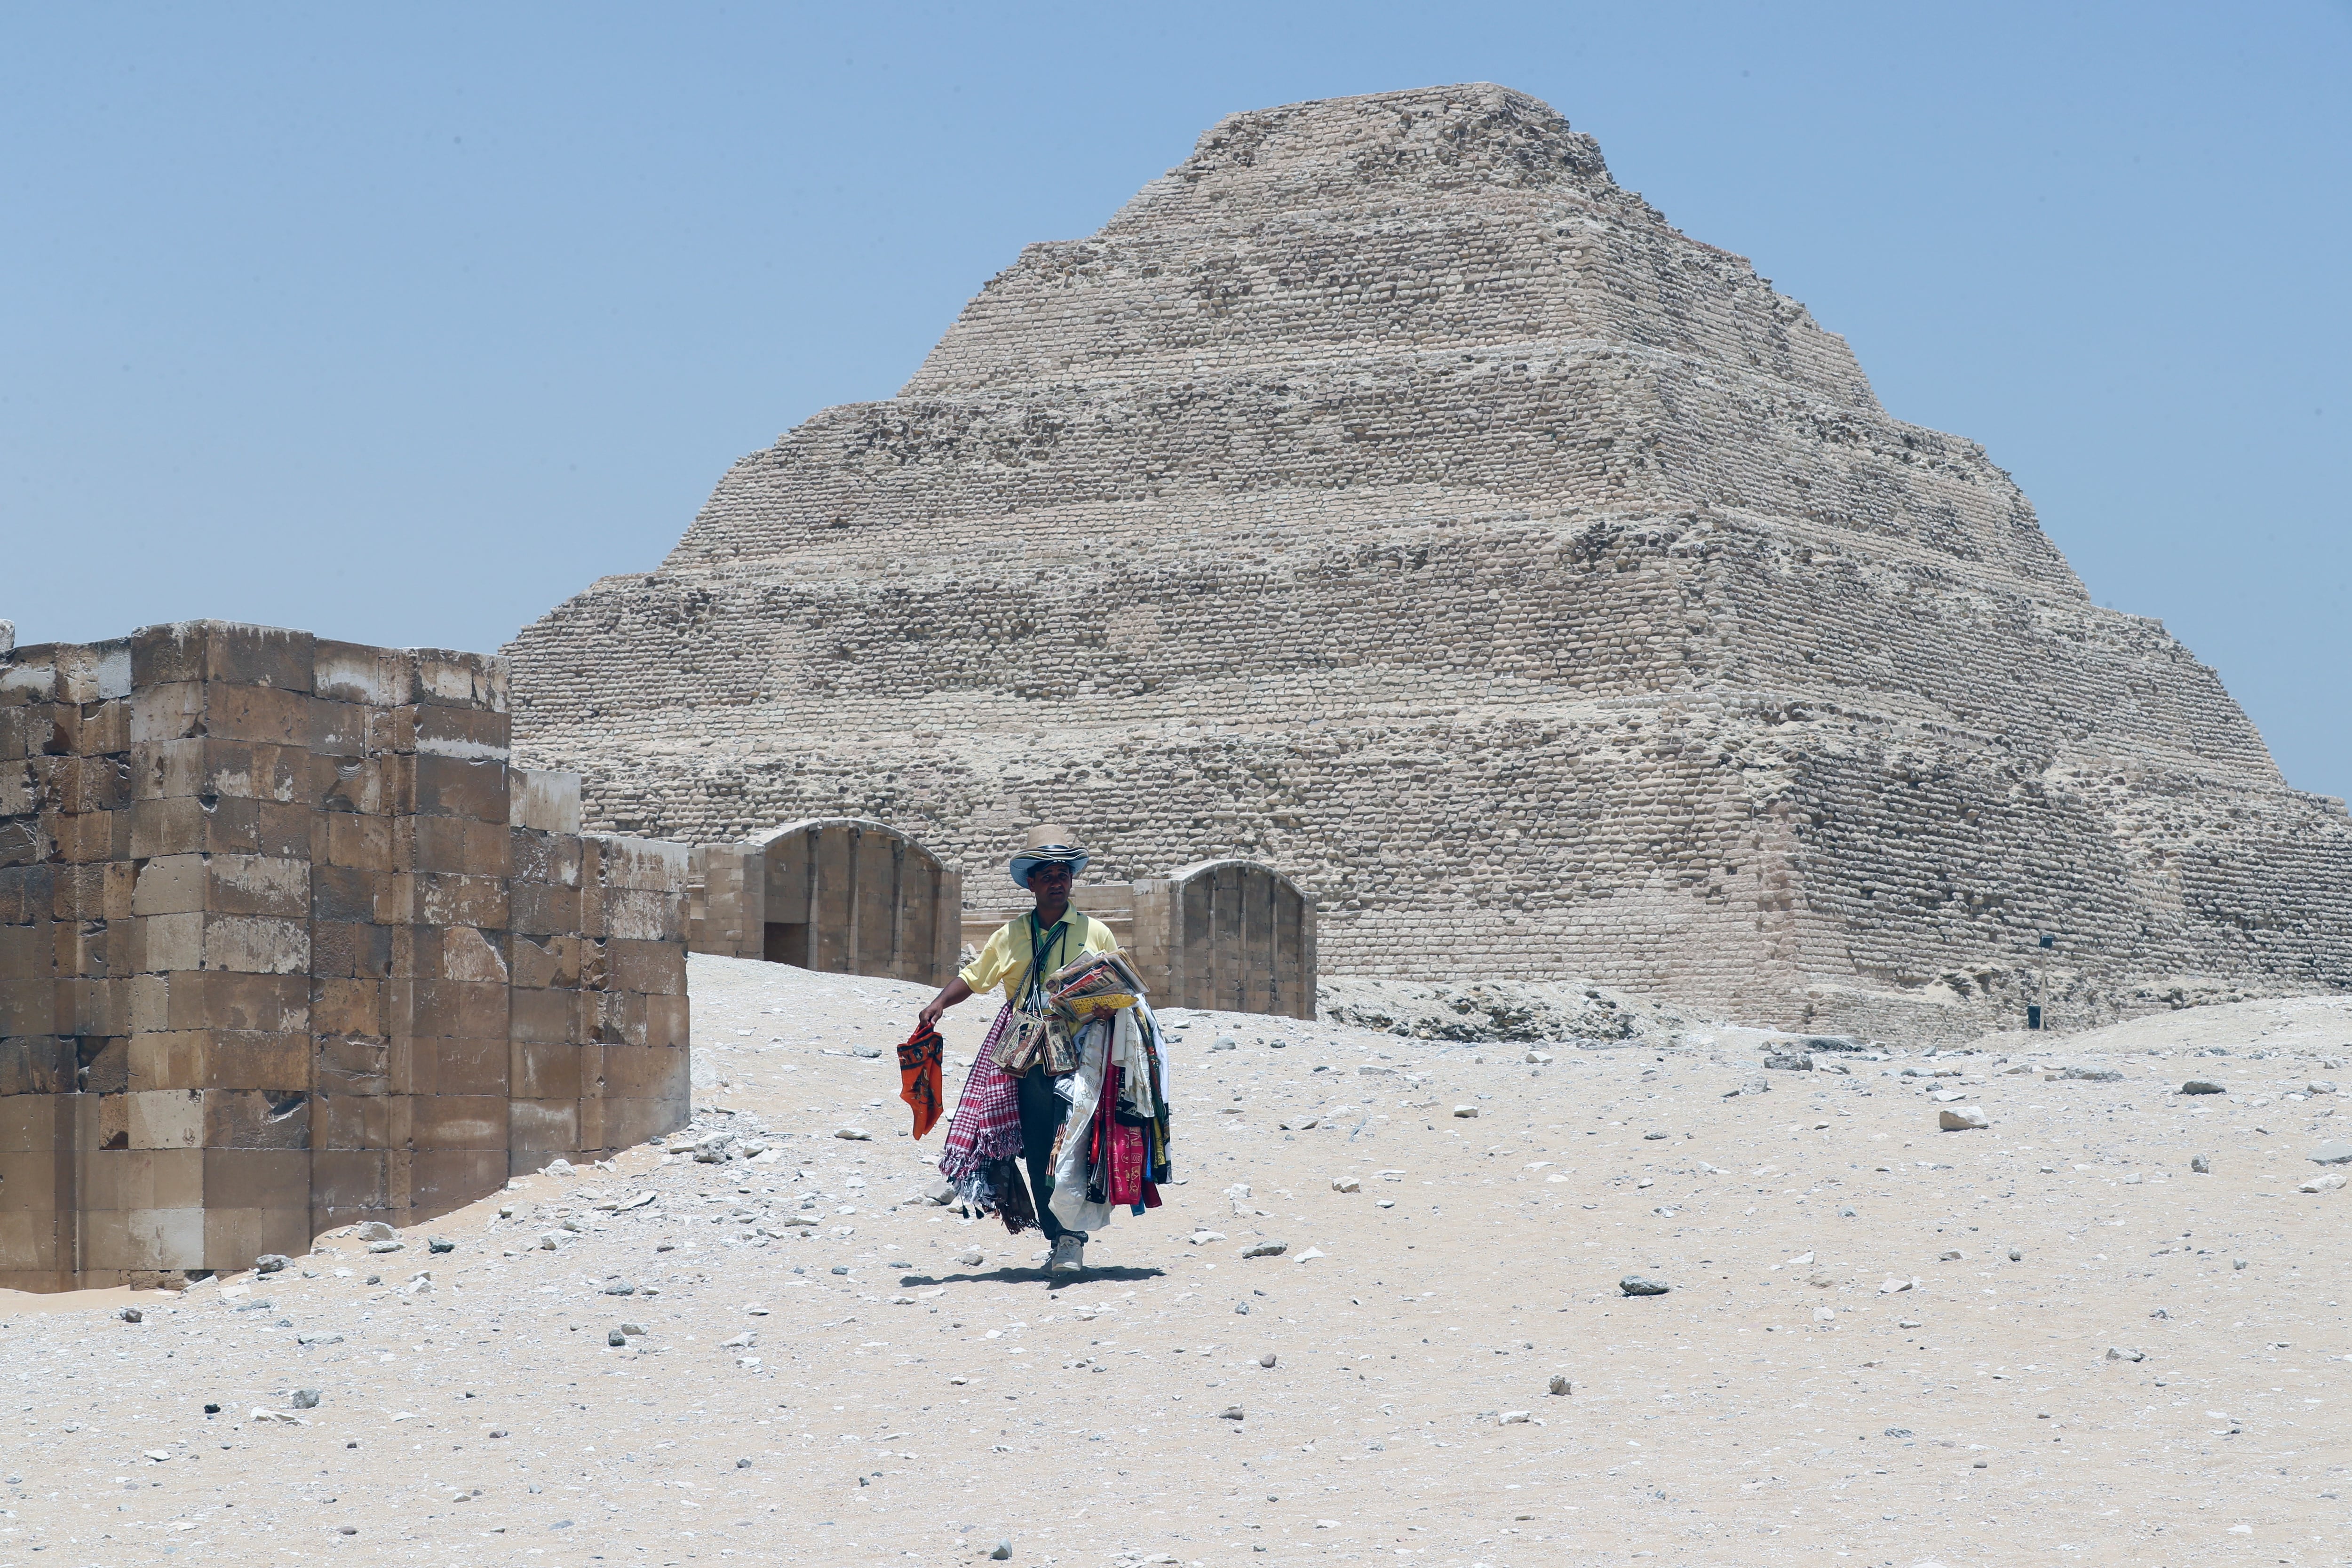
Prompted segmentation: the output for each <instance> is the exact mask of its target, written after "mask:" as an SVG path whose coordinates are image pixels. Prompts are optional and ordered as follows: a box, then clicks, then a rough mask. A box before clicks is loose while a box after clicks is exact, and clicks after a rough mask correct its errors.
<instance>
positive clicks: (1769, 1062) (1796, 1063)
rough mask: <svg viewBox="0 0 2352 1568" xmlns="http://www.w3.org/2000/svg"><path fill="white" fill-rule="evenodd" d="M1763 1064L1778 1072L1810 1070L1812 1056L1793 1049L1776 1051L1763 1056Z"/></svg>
mask: <svg viewBox="0 0 2352 1568" xmlns="http://www.w3.org/2000/svg"><path fill="white" fill-rule="evenodd" d="M1764 1065H1765V1066H1766V1067H1767V1068H1771V1069H1773V1070H1775V1071H1779V1072H1811V1071H1812V1070H1813V1058H1811V1057H1809V1056H1803V1055H1801V1054H1799V1053H1796V1052H1793V1051H1776V1052H1774V1053H1773V1054H1772V1055H1770V1056H1769V1057H1766V1058H1764Z"/></svg>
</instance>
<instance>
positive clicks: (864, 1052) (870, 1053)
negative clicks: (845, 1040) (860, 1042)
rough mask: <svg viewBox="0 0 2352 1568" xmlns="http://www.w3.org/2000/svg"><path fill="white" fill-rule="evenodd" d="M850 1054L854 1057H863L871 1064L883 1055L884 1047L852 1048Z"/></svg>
mask: <svg viewBox="0 0 2352 1568" xmlns="http://www.w3.org/2000/svg"><path fill="white" fill-rule="evenodd" d="M849 1054H850V1055H851V1056H853V1057H863V1058H865V1059H866V1060H867V1061H869V1062H870V1061H872V1060H873V1059H874V1058H877V1057H878V1056H880V1055H881V1054H882V1047H879V1046H852V1047H849Z"/></svg>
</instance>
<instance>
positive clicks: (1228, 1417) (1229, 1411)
mask: <svg viewBox="0 0 2352 1568" xmlns="http://www.w3.org/2000/svg"><path fill="white" fill-rule="evenodd" d="M1241 1418H1242V1407H1241V1406H1240V1405H1226V1406H1225V1407H1224V1408H1223V1410H1220V1411H1218V1412H1217V1419H1218V1420H1220V1421H1239V1420H1240V1419H1241Z"/></svg>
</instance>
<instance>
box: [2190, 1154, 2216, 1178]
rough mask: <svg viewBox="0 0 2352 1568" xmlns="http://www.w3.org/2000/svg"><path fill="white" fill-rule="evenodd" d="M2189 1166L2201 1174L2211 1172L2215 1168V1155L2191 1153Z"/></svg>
mask: <svg viewBox="0 0 2352 1568" xmlns="http://www.w3.org/2000/svg"><path fill="white" fill-rule="evenodd" d="M2189 1169H2190V1170H2192V1171H2194V1172H2196V1173H2198V1174H2199V1175H2200V1176H2202V1175H2207V1174H2210V1173H2211V1172H2212V1169H2213V1157H2212V1156H2211V1155H2210V1154H2191V1155H2190V1156H2189Z"/></svg>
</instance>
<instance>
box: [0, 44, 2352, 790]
mask: <svg viewBox="0 0 2352 1568" xmlns="http://www.w3.org/2000/svg"><path fill="white" fill-rule="evenodd" d="M1466 80H1491V81H1498V82H1502V83H1505V84H1507V85H1509V86H1512V87H1516V88H1518V89H1523V90H1525V91H1528V92H1531V93H1534V94H1536V95H1537V96H1538V97H1541V98H1543V99H1545V100H1549V102H1550V103H1551V104H1552V105H1554V106H1555V107H1556V108H1558V109H1559V110H1561V111H1562V112H1564V113H1565V114H1567V115H1568V117H1569V118H1570V120H1571V121H1573V122H1574V123H1575V124H1577V125H1578V126H1579V127H1580V128H1581V129H1583V130H1585V131H1589V132H1592V133H1593V134H1594V135H1596V136H1598V137H1599V138H1600V140H1601V145H1602V147H1603V149H1604V150H1605V152H1606V153H1607V155H1608V158H1609V162H1610V165H1611V167H1612V170H1613V171H1614V172H1615V174H1616V175H1617V178H1618V179H1619V180H1620V181H1621V182H1622V183H1623V184H1626V185H1628V186H1630V187H1632V188H1633V189H1635V190H1638V191H1640V192H1642V193H1643V195H1646V196H1647V197H1648V198H1649V199H1650V200H1651V202H1652V203H1654V205H1657V206H1658V207H1659V208H1660V209H1661V210H1663V211H1664V213H1665V215H1666V216H1667V217H1668V218H1669V219H1670V220H1672V221H1673V222H1674V223H1675V224H1676V225H1677V226H1680V227H1682V228H1683V229H1684V230H1685V231H1686V232H1688V233H1690V234H1692V235H1695V236H1696V237H1700V238H1702V239H1705V240H1706V241H1708V242H1709V243H1711V244H1714V245H1718V246H1722V247H1726V248H1727V249H1731V250H1737V251H1739V252H1741V253H1743V254H1745V255H1747V256H1748V257H1751V258H1754V260H1755V261H1756V263H1757V266H1758V268H1759V270H1761V271H1762V272H1763V273H1764V274H1765V275H1766V276H1768V277H1769V278H1771V279H1774V280H1775V282H1776V283H1778V285H1779V286H1780V289H1782V290H1783V291H1785V292H1787V293H1789V294H1790V295H1793V296H1794V297H1795V298H1797V299H1799V300H1803V301H1804V302H1805V303H1806V304H1807V305H1808V306H1810V307H1811V310H1812V311H1813V314H1814V315H1815V316H1816V317H1817V318H1818V319H1819V320H1820V321H1822V322H1823V323H1825V324H1826V325H1828V326H1830V327H1831V328H1832V329H1833V330H1835V331H1841V332H1843V333H1844V334H1845V335H1846V336H1847V337H1848V338H1849V339H1850V340H1851V341H1852V342H1853V346H1854V348H1855V350H1856V352H1857V353H1859V354H1860V356H1861V359H1862V363H1863V365H1864V368H1865V369H1866V370H1867V371H1868V372H1869V374H1870V375H1871V376H1872V378H1873V380H1874V384H1876V386H1877V389H1878V393H1879V395H1880V397H1881V398H1882V400H1883V401H1884V402H1885V405H1887V407H1888V408H1889V409H1890V410H1892V411H1893V412H1894V413H1895V414H1896V415H1898V416H1901V417H1904V418H1906V419H1911V420H1916V421H1917V422H1919V423H1922V424H1926V425H1929V426H1936V427H1937V428H1940V429H1945V430H1950V431H1955V432H1958V433H1960V434H1962V435H1966V436H1969V437H1973V438H1975V439H1978V440H1980V441H1982V442H1984V443H1985V445H1986V446H1987V447H1990V450H1991V452H1992V455H1993V457H1994V458H1995V460H1996V461H1998V462H2000V463H2001V464H2002V465H2004V466H2005V467H2007V468H2009V469H2010V470H2011V472H2013V473H2014V474H2015V475H2016V476H2017V477H2018V479H2019V480H2020V481H2021V483H2022V484H2023V485H2024V487H2025V489H2026V491H2027V493H2028V494H2029V495H2031V496H2032V499H2033V500H2034V502H2035V504H2036V505H2037V506H2038V507H2039V509H2040V510H2041V514H2042V521H2043V524H2044V526H2046V527H2047V528H2048V529H2049V531H2050V532H2051V534H2052V535H2053V537H2054V538H2055V539H2056V540H2057V542H2058V543H2059V544H2060V546H2061V547H2062V548H2063V549H2064V550H2065V552H2067V554H2068V555H2069V556H2070V557H2071V558H2072V559H2073V561H2074V565H2075V567H2076V569H2077V570H2078V571H2080V572H2081V574H2083V577H2084V581H2085V582H2087V583H2088V584H2089V585H2090V588H2091V592H2092V593H2093V595H2095V596H2096V597H2097V598H2098V599H2099V600H2100V601H2101V602H2102V603H2105V604H2111V605H2116V606H2117V607H2119V608H2123V609H2128V610H2133V611H2137V612H2139V613H2141V614H2144V615H2151V616H2161V617H2162V618H2163V619H2164V621H2165V622H2166V623H2167V625H2168V626H2170V627H2171V629H2172V630H2173V631H2174V632H2175V633H2176V634H2177V635H2179V637H2182V638H2183V639H2184V640H2185V641H2186V642H2187V643H2188V644H2189V647H2191V648H2193V649H2194V650H2195V651H2196V652H2197V654H2198V655H2199V657H2200V658H2204V659H2205V660H2206V661H2208V662H2209V663H2211V664H2214V665H2216V666H2218V667H2219V668H2220V669H2221V672H2222V675H2223V677H2224V679H2226V680H2227V681H2228V683H2229V686H2230V689H2231V690H2232V691H2233V692H2234V693H2236V695H2237V696H2238V698H2239V700H2241V701H2242V702H2243V703H2244V704H2245V705H2246V707H2247V709H2248V710H2250V711H2251V712H2252V715H2253V717H2254V720H2255V721H2256V722H2257V723H2259V724H2260V725H2261V726H2262V729H2263V733H2264V734H2265V735H2266V736H2267V737H2268V738H2269V740H2270V742H2271V745H2272V749H2273V752H2275V753H2276V754H2277V756H2278V759H2279V762H2280V763H2281V765H2282V766H2283V767H2284V769H2285V771H2286V774H2287V777H2288V778H2289V780H2290V781H2291V782H2293V783H2294V784H2298V785H2300V786H2302V787H2304V788H2306V789H2316V790H2323V791H2326V792H2327V793H2330V794H2335V795H2347V794H2352V726H2347V701H2346V699H2345V685H2346V674H2347V671H2346V666H2347V658H2346V652H2347V649H2346V640H2347V638H2346V632H2345V608H2346V604H2345V593H2346V584H2347V577H2352V542H2347V535H2346V523H2347V501H2346V499H2345V498H2346V487H2345V484H2344V476H2343V469H2344V467H2345V463H2346V460H2347V455H2352V454H2347V442H2346V438H2345V430H2346V424H2347V415H2352V395H2347V389H2346V372H2347V366H2352V304H2347V300H2352V177H2347V176H2352V135H2347V129H2348V128H2347V119H2352V112H2347V111H2348V110H2352V6H2347V3H2346V0H2302V3H2295V0H2281V3H2278V4H2267V5H2265V4H2256V5H2231V6H2223V5H2173V4H2136V5H2051V4H2033V5H1948V6H1931V5H1886V4H1884V3H1880V4H1871V5H1801V4H1777V5H1626V4H1618V5H1577V4H1560V3H1555V4H1545V5H1514V4H1503V3H1493V4H1485V5H1475V6H1466V5H1444V6H1440V5H1386V4H1378V3H1367V0H1357V3H1354V4H1348V5H1280V4H1272V5H1269V4H1264V3H1259V4H1251V5H1224V4H1195V5H1187V6H1181V7H1177V6H1153V7H1115V8H1107V7H1102V6H1099V5H1072V6H1027V7H1024V6H997V5H987V6H982V5H955V6H949V5H939V6H918V5H908V6H890V5H858V6H826V7H821V8H819V7H810V8H802V7H795V6H757V5H736V6H728V7H716V6H708V5H691V4H678V3H675V0H671V3H666V4H663V5H641V6H634V7H618V6H608V5H578V4H566V5H489V6H483V5H466V6H452V5H401V6H355V5H336V6H298V5H281V6H256V5H233V4H215V5H175V6H163V5H151V6H134V5H31V4H6V5H0V547H5V555H0V563H5V564H0V617H5V618H13V619H15V620H16V622H17V623H18V635H19V637H20V639H21V640H25V641H35V640H45V639H48V638H57V637H70V638H87V637H103V636H109V635H113V634H117V633H120V632H122V631H125V630H128V629H129V628H131V626H138V625H142V624H145V623H149V622H153V621H163V620H172V619H178V618H183V617H188V616H226V617H231V618H236V619H243V620H254V621H264V622H271V623H276V624H279V625H289V626H307V627H310V628H312V629H315V630H318V631H320V632H326V633H332V634H334V635H338V636H341V637H352V638H357V639H360V640H364V641H369V642H377V643H391V644H419V645H438V646H456V647H473V648H488V647H496V646H497V645H498V644H499V643H500V642H502V641H503V640H505V639H506V638H507V637H509V636H511V635H512V633H513V632H514V630H515V628H516V627H517V626H520V625H521V624H522V623H524V622H526V621H528V620H530V618H532V617H533V616H537V615H538V614H540V613H541V611H543V610H545V609H546V608H548V607H549V606H551V605H554V604H555V603H557V602H558V601H559V600H561V599H562V598H563V597H564V596H566V595H570V594H571V593H572V592H574V591H575V590H577V589H578V588H580V587H582V586H583V584H586V583H588V582H589V581H590V580H591V579H593V578H594V577H596V576H598V575H600V574H604V573H609V572H616V571H628V570H636V569H642V568H645V567H648V566H651V565H652V564H654V563H656V562H657V561H658V560H659V559H660V558H661V556H662V554H663V553H664V552H666V551H667V549H668V548H669V546H670V544H671V543H672V542H674V541H675V540H676V539H677V535H678V534H679V533H680V532H681V531H683V529H684V528H685V526H686V524H687V522H688V519H689V518H690V517H691V516H692V514H693V512H694V510H695V509H696V507H697V506H698V505H699V504H700V502H701V500H702V499H703V497H704V495H705V494H706V493H707V492H708V491H709V488H710V486H711V485H712V484H713V483H714V482H715V481H716V480H717V479H718V477H719V473H720V472H721V470H722V469H723V468H725V466H726V465H727V464H728V463H729V462H730V461H731V460H732V459H733V458H736V457H738V456H740V455H741V454H742V453H744V452H746V451H749V450H751V449H753V448H755V447H761V446H764V445H766V444H767V443H768V442H769V441H771V440H772V439H773V438H774V437H775V436H776V435H777V434H778V433H779V432H780V431H782V430H783V429H785V428H787V427H789V426H792V425H793V424H796V423H797V422H799V421H800V420H802V419H803V418H805V417H806V416H808V415H810V414H811V413H813V412H814V411H815V410H817V409H819V408H822V407H824V406H825V405H828V404H834V403H842V402H848V401H853V400H858V399H866V398H877V397H884V396H887V395H890V394H891V393H892V392H894V391H895V390H896V389H897V387H898V384H900V382H901V381H902V380H903V379H904V378H905V377H906V376H907V374H908V373H909V372H910V371H912V370H913V369H914V367H915V365H916V364H917V363H919V360H920V359H921V357H922V355H923V353H924V352H925V350H926V349H928V348H929V345H930V344H931V342H933V341H934V340H935V339H936V338H937V337H938V336H939V334H940V332H941V331H943V330H944V329H945V328H946V327H947V325H948V323H949V322H950V321H951V320H952V319H953V318H954V316H955V313H956V311H957V310H958V309H959V308H960V307H961V304H962V302H963V301H964V300H965V299H966V298H968V297H969V296H970V295H971V293H972V292H973V291H974V290H975V289H977V288H978V287H979V286H980V284H981V283H982V281H983V280H985V279H987V278H988V277H989V276H990V275H991V274H992V273H993V272H995V271H996V270H997V269H999V268H1002V267H1003V266H1004V265H1005V264H1006V263H1007V262H1009V261H1010V260H1011V259H1012V258H1013V256H1014V254H1015V253H1016V252H1017V250H1018V249H1019V247H1021V246H1022V244H1024V242H1026V241H1030V240H1036V239H1053V238H1067V237H1076V236H1080V235H1084V234H1086V233H1087V232H1089V231H1091V230H1092V229H1094V228H1095V227H1097V226H1098V225H1099V224H1100V223H1101V222H1102V220H1103V219H1104V218H1105V217H1106V216H1108V215H1109V213H1110V212H1111V211H1112V210H1113V209H1114V208H1115V207H1117V206H1118V204H1119V203H1120V202H1122V201H1123V200H1124V199H1125V198H1126V197H1127V196H1128V195H1129V193H1131V192H1132V191H1133V190H1134V189H1135V188H1136V187H1137V186H1138V185H1139V184H1142V183H1143V182H1144V181H1145V180H1147V179H1149V178H1150V177H1151V176H1152V175H1154V174H1158V173H1160V171H1161V170H1163V169H1166V168H1167V167H1168V166H1170V165H1171V164H1172V163H1176V162H1177V161H1179V160H1180V159H1181V158H1182V157H1183V156H1184V155H1185V154H1186V153H1187V152H1189V151H1190V149H1191V147H1192V142H1193V139H1194V138H1195V136H1197V135H1198V134H1199V132H1201V131H1202V130H1203V129H1204V128H1206V127H1207V126H1208V125H1209V124H1210V123H1212V122H1213V121H1215V120H1216V119H1217V118H1218V117H1220V116H1221V115H1223V114H1226V113H1228V112H1231V111H1233V110H1240V109H1249V108H1255V107H1260V106H1264V105H1267V104H1274V103H1282V102H1287V101H1290V100H1297V99H1305V98H1318V97H1328V96H1332V95H1336V94H1343V93H1355V92H1368V91H1376V90H1380V89H1388V88H1402V87H1413V86H1422V85H1426V84H1430V83H1435V82H1447V81H1466Z"/></svg>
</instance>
